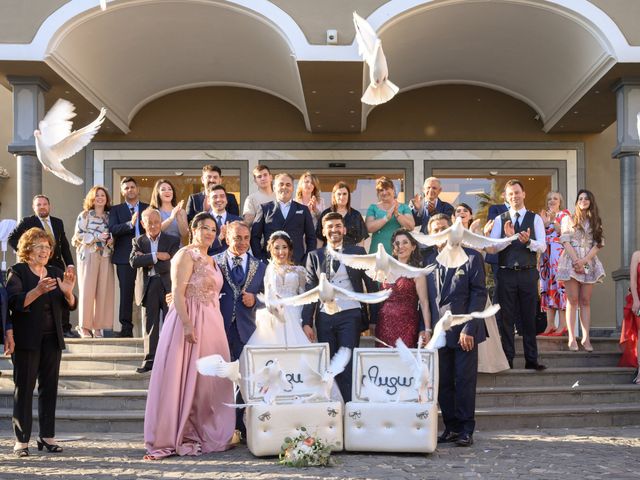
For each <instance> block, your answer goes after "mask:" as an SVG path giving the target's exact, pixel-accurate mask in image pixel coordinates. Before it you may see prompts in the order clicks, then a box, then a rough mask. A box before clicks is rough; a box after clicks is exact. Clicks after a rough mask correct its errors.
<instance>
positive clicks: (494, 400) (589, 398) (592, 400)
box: [476, 383, 640, 409]
mask: <svg viewBox="0 0 640 480" xmlns="http://www.w3.org/2000/svg"><path fill="white" fill-rule="evenodd" d="M616 403H636V404H638V405H640V388H638V386H637V385H633V384H631V383H628V384H621V385H585V386H583V385H579V386H577V387H574V388H572V387H557V386H550V387H496V388H487V387H482V388H478V389H477V390H476V408H478V409H480V408H490V407H506V408H515V407H540V406H547V407H553V406H562V405H576V406H587V405H590V404H608V405H611V404H616Z"/></svg>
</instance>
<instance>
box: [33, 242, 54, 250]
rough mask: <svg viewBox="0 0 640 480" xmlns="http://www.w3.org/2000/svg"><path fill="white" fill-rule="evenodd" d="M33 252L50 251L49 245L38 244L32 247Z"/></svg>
mask: <svg viewBox="0 0 640 480" xmlns="http://www.w3.org/2000/svg"><path fill="white" fill-rule="evenodd" d="M32 247H33V249H34V250H46V251H49V252H50V251H51V245H49V244H44V243H42V244H38V245H32Z"/></svg>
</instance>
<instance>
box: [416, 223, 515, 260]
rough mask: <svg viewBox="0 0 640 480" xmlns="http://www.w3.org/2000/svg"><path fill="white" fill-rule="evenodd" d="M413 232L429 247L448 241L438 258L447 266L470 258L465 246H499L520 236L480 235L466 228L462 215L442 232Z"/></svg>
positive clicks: (478, 247) (481, 247) (418, 239)
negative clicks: (427, 233)
mask: <svg viewBox="0 0 640 480" xmlns="http://www.w3.org/2000/svg"><path fill="white" fill-rule="evenodd" d="M411 234H412V235H413V238H415V239H416V241H417V242H418V243H421V244H423V245H426V246H428V247H431V246H433V245H442V244H443V243H445V242H446V245H445V246H444V248H443V249H442V251H441V252H440V253H439V254H438V256H437V257H436V260H437V261H438V263H440V265H443V266H445V267H447V268H458V267H459V266H461V265H464V263H465V262H466V261H467V260H469V257H468V256H467V254H466V253H465V251H464V250H463V249H462V247H463V246H465V247H469V248H474V249H476V250H481V249H483V248H486V247H497V246H499V245H503V244H505V243H511V242H512V241H514V240H515V239H516V238H518V235H517V234H516V235H512V236H510V237H505V238H498V239H496V238H489V237H484V236H482V235H478V234H476V233H473V232H471V231H470V230H467V229H466V228H464V225H462V219H461V218H460V217H458V218H456V221H455V222H454V224H453V225H452V226H450V227H449V228H447V229H446V230H443V231H442V232H440V233H436V234H434V235H425V234H424V233H420V232H411Z"/></svg>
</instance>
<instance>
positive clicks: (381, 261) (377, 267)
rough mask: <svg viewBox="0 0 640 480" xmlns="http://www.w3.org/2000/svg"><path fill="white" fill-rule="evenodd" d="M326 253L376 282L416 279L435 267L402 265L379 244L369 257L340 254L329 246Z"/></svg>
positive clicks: (427, 273)
mask: <svg viewBox="0 0 640 480" xmlns="http://www.w3.org/2000/svg"><path fill="white" fill-rule="evenodd" d="M327 252H328V254H329V255H331V256H332V257H335V258H336V259H338V260H340V262H342V263H344V264H345V265H347V266H349V267H351V268H355V269H357V270H366V272H365V273H366V274H367V276H369V277H371V278H372V279H374V280H375V281H376V282H387V283H395V281H396V280H397V279H398V278H400V277H407V278H416V277H419V276H421V275H429V274H430V273H431V272H432V271H433V270H434V269H435V268H436V266H437V265H430V266H428V267H425V268H418V267H412V266H411V265H407V264H406V263H402V262H400V261H399V260H397V259H396V258H394V257H393V256H392V255H389V254H388V253H387V251H386V250H385V248H384V245H382V244H381V243H379V244H378V251H377V252H376V253H370V254H369V255H349V254H345V253H340V252H336V251H335V250H333V249H332V248H331V247H330V246H329V245H327Z"/></svg>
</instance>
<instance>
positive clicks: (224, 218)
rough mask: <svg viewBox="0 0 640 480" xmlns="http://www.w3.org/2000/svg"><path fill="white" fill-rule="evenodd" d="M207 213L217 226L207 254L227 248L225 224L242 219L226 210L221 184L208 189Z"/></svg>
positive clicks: (225, 193) (216, 252)
mask: <svg viewBox="0 0 640 480" xmlns="http://www.w3.org/2000/svg"><path fill="white" fill-rule="evenodd" d="M209 205H211V210H210V211H209V213H211V215H213V218H214V219H215V221H216V224H217V226H218V235H216V239H215V240H214V241H213V244H212V245H211V247H210V248H209V251H208V254H209V255H217V254H218V253H221V252H224V251H225V250H226V249H227V241H226V239H225V236H226V234H227V224H229V223H231V222H235V221H242V218H241V217H239V216H238V215H234V214H233V213H229V212H228V211H227V191H226V190H225V188H224V187H223V186H222V185H215V186H214V187H213V188H211V190H210V191H209Z"/></svg>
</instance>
